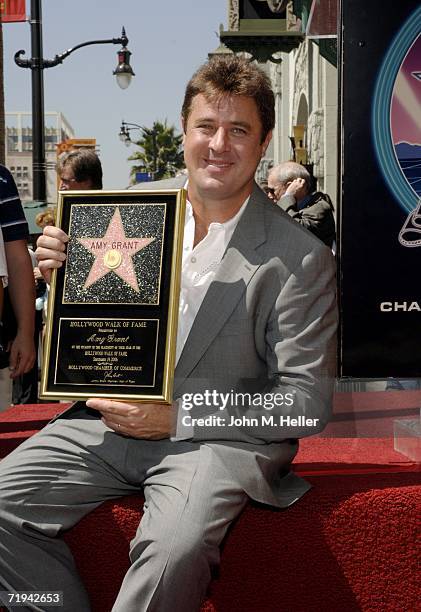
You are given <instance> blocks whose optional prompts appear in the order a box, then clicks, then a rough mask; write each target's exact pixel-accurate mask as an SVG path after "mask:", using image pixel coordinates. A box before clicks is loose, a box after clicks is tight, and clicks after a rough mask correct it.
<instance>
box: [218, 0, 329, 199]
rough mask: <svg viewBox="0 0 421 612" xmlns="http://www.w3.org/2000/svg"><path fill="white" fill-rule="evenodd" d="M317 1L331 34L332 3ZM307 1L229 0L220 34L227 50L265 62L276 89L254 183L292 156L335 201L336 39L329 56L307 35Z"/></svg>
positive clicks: (322, 19) (315, 39)
mask: <svg viewBox="0 0 421 612" xmlns="http://www.w3.org/2000/svg"><path fill="white" fill-rule="evenodd" d="M321 4H322V5H324V7H325V8H324V10H325V14H324V15H322V18H321V22H323V23H324V24H326V17H327V16H328V15H329V20H330V22H331V23H330V24H329V27H330V31H329V32H328V35H330V37H335V36H336V17H335V16H333V19H332V12H333V11H334V10H335V9H334V5H333V4H332V3H331V2H330V0H326V2H325V3H321ZM312 6H313V3H312V1H311V0H294V1H293V0H290V1H288V0H279V1H275V0H228V29H227V31H225V32H224V31H221V33H220V38H221V42H223V43H224V44H225V45H226V46H227V47H228V48H229V49H231V50H232V51H234V52H245V53H247V52H248V53H249V54H250V55H251V56H252V57H253V58H254V59H256V60H257V61H259V62H260V63H261V65H264V67H265V69H266V72H267V73H268V75H269V76H270V78H271V81H272V85H273V89H274V92H275V98H276V126H275V129H274V133H273V139H272V144H271V146H270V147H269V148H268V150H267V152H266V156H265V158H264V159H263V160H262V162H261V164H260V166H259V168H258V172H257V176H256V178H257V180H258V182H259V183H261V184H264V183H265V180H266V177H267V173H268V171H269V169H270V168H271V167H272V166H274V165H277V164H279V163H280V162H283V161H287V160H293V159H295V160H296V161H298V162H300V163H303V164H305V165H307V166H308V167H309V169H311V171H312V173H313V175H314V177H315V178H316V180H317V188H318V189H319V190H320V191H324V192H326V193H328V194H329V195H330V197H331V199H332V201H333V203H334V204H335V206H336V199H337V189H338V180H337V172H338V165H337V157H338V144H337V143H338V119H337V117H338V74H337V68H336V55H335V51H336V40H334V43H333V44H332V45H331V46H330V49H333V52H331V53H330V55H329V54H328V53H325V52H324V49H325V46H326V45H323V44H322V45H321V44H320V40H321V38H320V37H318V36H314V37H312V36H310V37H309V36H308V35H307V33H306V30H308V28H307V25H308V19H309V17H311V16H312ZM335 6H336V5H335ZM319 21H320V17H319ZM332 23H334V24H335V25H334V26H332V25H331V24H332ZM325 35H326V32H324V34H323V36H325ZM322 38H323V37H322Z"/></svg>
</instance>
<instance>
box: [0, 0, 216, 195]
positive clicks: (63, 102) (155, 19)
mask: <svg viewBox="0 0 421 612" xmlns="http://www.w3.org/2000/svg"><path fill="white" fill-rule="evenodd" d="M26 5H27V12H28V13H29V11H30V1H29V0H27V2H26ZM42 11H43V15H42V17H43V46H44V52H43V55H44V58H48V59H51V58H53V57H54V55H56V53H62V52H63V51H65V50H66V49H68V48H70V47H73V46H75V45H77V44H79V43H81V42H85V41H88V40H95V39H107V38H114V37H118V36H120V34H121V27H122V26H123V25H124V26H125V28H126V33H127V36H128V38H129V45H128V48H129V49H130V51H131V52H132V57H131V63H132V66H133V70H134V72H135V73H136V76H135V77H134V78H133V80H132V83H131V85H130V87H129V88H128V89H126V90H124V91H123V90H121V89H120V88H119V87H118V86H117V84H116V82H115V77H114V76H113V75H112V71H113V70H114V68H115V66H116V64H117V50H118V49H119V46H117V45H97V46H92V47H86V48H83V49H80V50H78V51H75V53H74V54H72V55H70V56H69V57H68V58H67V59H66V60H65V61H64V62H63V64H61V65H58V66H56V67H55V68H49V69H47V70H44V94H45V105H44V106H45V110H46V111H61V112H62V113H63V114H64V116H65V117H66V119H67V120H68V121H69V123H70V124H71V125H72V127H73V129H74V131H75V134H76V136H77V137H80V138H96V139H97V142H98V144H99V151H100V157H101V161H102V164H103V169H104V187H105V188H108V189H124V188H125V187H126V186H127V185H128V182H129V169H130V162H128V161H127V157H128V156H129V155H130V154H131V153H132V152H134V151H135V150H136V149H135V147H133V146H131V147H130V148H126V147H125V146H124V144H122V143H121V142H120V140H119V138H118V131H119V128H120V124H121V120H122V119H124V120H125V121H128V122H133V123H138V124H141V125H145V126H151V125H152V123H153V122H154V121H155V120H160V121H162V120H164V119H167V120H168V123H169V124H175V125H176V127H177V129H178V130H180V121H179V111H180V107H181V102H182V97H183V93H184V88H185V85H186V82H187V81H188V79H189V78H190V76H191V74H192V73H193V71H194V70H195V69H196V68H197V67H198V66H199V65H200V64H201V63H203V62H204V61H205V60H206V59H207V53H208V52H209V51H212V50H214V49H215V48H216V47H217V46H218V44H219V40H218V38H217V36H216V32H217V31H218V30H219V24H220V23H223V25H224V27H225V29H226V26H227V1H226V0H178V1H177V2H174V1H173V0H152V1H150V0H149V1H148V0H124V1H122V2H115V1H111V0H83V1H82V0H72V1H71V2H69V0H66V1H65V0H43V2H42ZM3 36H4V71H5V104H6V111H30V110H31V74H30V73H31V71H30V70H28V69H22V68H19V67H18V66H16V64H15V63H14V61H13V56H14V54H15V52H16V51H18V50H19V49H25V50H26V54H25V55H24V56H23V57H24V58H29V57H30V49H31V41H30V26H29V23H11V24H4V25H3ZM138 134H139V132H137V131H133V132H132V135H133V136H134V137H136V136H137V135H138Z"/></svg>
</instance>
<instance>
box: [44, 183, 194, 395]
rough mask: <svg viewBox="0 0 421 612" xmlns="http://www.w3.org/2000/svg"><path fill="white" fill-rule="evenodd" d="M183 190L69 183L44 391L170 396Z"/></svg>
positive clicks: (60, 213)
mask: <svg viewBox="0 0 421 612" xmlns="http://www.w3.org/2000/svg"><path fill="white" fill-rule="evenodd" d="M185 200H186V192H185V191H184V189H172V190H167V191H66V192H60V193H59V201H58V208H57V225H58V226H59V227H61V228H62V229H63V230H64V231H65V232H66V233H67V234H68V235H69V242H68V245H67V258H66V262H65V263H64V265H63V266H62V267H61V268H60V269H59V270H54V271H53V275H52V280H51V288H50V296H49V300H48V316H47V332H46V338H45V342H44V358H43V368H42V376H41V393H40V397H41V398H43V399H86V398H89V397H107V398H111V399H119V400H127V401H133V400H134V401H145V402H164V403H167V402H168V403H169V402H171V397H172V387H173V378H174V367H175V350H176V340H177V321H178V298H179V290H180V276H181V259H182V246H183V231H184V214H185Z"/></svg>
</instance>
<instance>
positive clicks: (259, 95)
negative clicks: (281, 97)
mask: <svg viewBox="0 0 421 612" xmlns="http://www.w3.org/2000/svg"><path fill="white" fill-rule="evenodd" d="M198 94H202V95H203V96H204V97H205V98H206V100H208V101H210V102H214V101H218V100H220V99H221V98H223V97H224V96H246V97H248V98H252V99H253V100H254V101H255V103H256V107H257V112H258V114H259V117H260V121H261V124H262V136H261V142H263V141H264V139H265V138H266V136H267V134H268V133H269V132H270V130H272V129H273V127H274V125H275V96H274V94H273V91H272V87H271V84H270V80H269V78H268V77H267V75H266V74H265V73H264V72H263V71H262V70H261V69H260V68H258V67H257V66H256V65H255V64H253V63H251V62H250V61H249V60H246V59H244V58H241V57H237V56H236V55H228V56H223V57H218V56H216V57H213V58H212V59H210V60H209V61H208V62H206V64H203V66H201V67H200V68H199V69H198V70H197V71H196V72H195V73H194V75H193V76H192V78H191V79H190V81H189V82H188V83H187V87H186V93H185V95H184V102H183V106H182V109H181V116H182V118H183V122H184V129H185V128H186V125H187V120H188V118H189V115H190V111H191V105H192V102H193V98H194V97H195V96H197V95H198Z"/></svg>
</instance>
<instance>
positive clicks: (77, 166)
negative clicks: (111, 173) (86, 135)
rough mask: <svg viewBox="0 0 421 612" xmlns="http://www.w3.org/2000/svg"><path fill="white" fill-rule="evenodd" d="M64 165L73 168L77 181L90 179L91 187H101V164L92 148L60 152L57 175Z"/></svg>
mask: <svg viewBox="0 0 421 612" xmlns="http://www.w3.org/2000/svg"><path fill="white" fill-rule="evenodd" d="M66 166H69V167H70V168H71V169H72V170H73V174H74V175H75V179H76V180H77V182H78V183H82V182H83V181H91V183H92V189H102V166H101V162H100V160H99V157H98V155H97V154H96V153H95V151H93V150H92V149H76V150H74V151H68V152H67V153H62V154H61V155H60V157H59V159H58V162H57V172H58V174H59V176H60V175H61V173H62V172H63V170H64V168H65V167H66Z"/></svg>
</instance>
